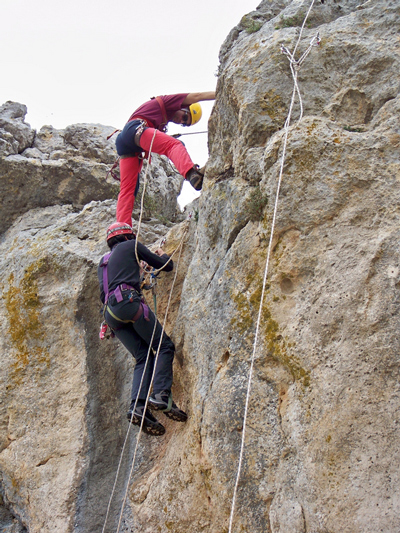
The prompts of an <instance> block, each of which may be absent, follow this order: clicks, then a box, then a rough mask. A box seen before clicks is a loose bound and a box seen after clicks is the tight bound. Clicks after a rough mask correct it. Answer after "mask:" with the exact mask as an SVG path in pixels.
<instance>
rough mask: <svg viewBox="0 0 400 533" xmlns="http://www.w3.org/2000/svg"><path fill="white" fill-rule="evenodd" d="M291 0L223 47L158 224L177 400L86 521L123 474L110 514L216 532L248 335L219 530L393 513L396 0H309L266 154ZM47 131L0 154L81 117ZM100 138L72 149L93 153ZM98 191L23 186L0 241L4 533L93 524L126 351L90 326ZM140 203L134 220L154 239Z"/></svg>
mask: <svg viewBox="0 0 400 533" xmlns="http://www.w3.org/2000/svg"><path fill="white" fill-rule="evenodd" d="M308 5H309V4H307V5H305V4H304V3H303V2H299V1H297V0H293V1H290V0H276V1H267V0H265V1H263V2H262V3H261V5H260V6H259V8H258V9H257V10H256V11H255V12H252V13H250V14H249V15H247V16H245V17H244V18H243V19H242V21H241V23H240V24H239V25H238V27H237V28H235V29H234V30H233V31H232V32H231V34H230V35H229V36H228V39H227V40H226V42H225V43H224V45H223V47H222V49H221V66H220V69H219V80H218V91H217V101H216V105H215V107H214V110H213V114H212V117H211V120H210V149H211V153H210V159H209V161H208V163H207V171H206V176H205V182H204V189H203V192H202V195H201V196H200V199H199V200H198V204H197V207H196V211H195V215H194V216H193V217H192V218H191V219H190V220H189V221H185V222H181V223H179V224H176V225H175V226H173V227H172V228H170V230H169V232H168V234H167V235H166V238H167V240H166V245H165V249H166V251H167V252H168V253H173V252H174V251H175V253H174V263H175V273H176V274H177V275H176V278H175V275H174V273H171V274H168V275H165V276H162V277H160V279H159V281H158V285H157V307H158V309H159V311H160V320H162V321H164V315H165V313H166V309H167V307H168V306H169V313H168V316H167V317H166V330H167V332H168V333H169V334H170V335H171V336H172V339H173V341H174V343H175V346H176V358H175V368H174V372H175V378H174V388H173V394H174V399H175V401H176V402H177V403H178V405H179V406H181V407H182V408H183V409H185V410H186V411H187V412H188V414H189V419H188V421H187V423H185V424H177V423H174V422H173V421H171V420H168V419H167V418H165V417H163V415H162V413H160V417H163V418H162V420H163V423H164V422H165V425H166V428H167V432H166V434H165V435H164V436H162V437H160V438H151V437H148V436H143V437H142V440H141V443H140V445H139V449H138V456H137V459H136V463H135V465H134V468H133V472H132V474H133V475H132V479H131V481H130V483H129V484H128V476H129V470H130V467H131V464H130V462H131V458H132V455H133V450H134V447H135V439H136V437H137V432H138V429H137V428H133V430H132V433H131V434H130V436H129V437H128V439H127V450H126V453H125V455H124V456H123V458H122V464H121V474H120V478H119V480H118V483H117V485H116V490H115V498H114V499H113V501H112V503H111V507H110V514H109V519H108V523H107V527H106V529H105V530H106V531H113V530H115V529H116V524H117V522H118V518H119V513H120V511H121V505H120V504H121V501H122V500H123V498H124V496H125V494H126V495H127V502H126V505H125V510H124V512H123V514H122V518H121V522H122V527H121V531H124V532H125V533H128V532H131V533H138V532H141V533H155V532H157V533H170V532H173V533H187V532H189V531H190V532H194V533H198V532H199V533H200V532H207V533H221V532H224V533H227V531H228V524H229V517H230V512H231V503H232V494H233V488H234V484H235V480H236V476H237V468H238V461H239V452H240V445H241V440H242V435H243V428H244V425H243V424H244V420H243V416H244V406H245V399H246V393H247V390H248V377H249V368H250V361H251V359H252V357H253V354H254V368H253V376H252V380H251V388H250V397H249V405H248V414H247V424H246V435H245V447H244V453H243V464H242V471H241V475H240V479H239V484H238V493H237V499H236V506H235V512H234V516H233V529H232V531H233V533H237V532H239V531H240V532H242V533H261V532H262V533H264V532H271V533H305V532H313V533H327V532H330V533H342V532H346V533H365V532H367V531H368V532H369V531H371V532H372V531H374V532H375V531H382V532H383V533H393V532H394V531H398V530H399V529H400V518H399V516H400V515H399V506H398V486H399V482H400V479H399V477H400V476H399V472H400V468H399V467H400V464H399V463H400V459H399V457H400V455H399V450H398V448H399V442H400V435H399V424H398V412H399V407H400V386H399V383H400V379H399V353H400V342H399V335H398V331H399V327H400V319H399V311H400V293H399V291H400V269H399V266H398V265H399V262H400V257H399V256H400V250H399V237H400V230H399V215H400V213H399V205H400V185H399V184H400V163H399V162H400V132H399V120H398V118H399V115H400V94H399V87H400V83H399V82H400V74H399V72H400V69H399V59H400V50H399V42H398V34H399V29H400V28H399V26H400V16H399V15H400V6H399V5H398V4H397V3H394V2H387V1H385V0H369V1H367V2H361V1H356V0H351V1H349V2H346V3H342V2H333V1H330V0H324V1H323V2H321V1H320V2H315V4H314V7H313V9H312V12H311V14H310V19H309V23H308V24H306V25H305V28H304V33H303V39H302V40H301V41H300V43H299V46H298V51H297V53H296V58H298V57H299V56H300V55H301V54H302V53H303V52H304V51H305V50H306V49H307V47H308V43H309V42H310V40H311V39H312V38H313V36H314V35H315V34H316V32H317V31H319V33H320V38H321V44H320V45H319V46H318V47H314V48H313V49H312V50H311V51H310V54H309V56H308V57H307V59H306V60H305V62H304V64H303V65H302V67H301V69H300V70H299V71H298V84H299V91H300V94H301V96H302V103H303V112H304V114H303V118H302V120H301V121H299V122H297V119H298V117H299V113H300V106H299V103H298V94H297V100H296V104H295V106H294V108H293V117H292V121H291V126H290V129H289V131H288V138H287V146H286V152H285V160H284V162H283V160H282V155H283V148H284V141H285V130H284V124H285V119H286V116H287V113H288V110H289V106H290V101H291V96H292V91H293V78H292V74H291V71H290V66H289V62H288V59H287V56H286V55H283V54H281V52H280V47H281V45H282V44H283V45H284V46H286V47H287V48H288V49H290V50H293V48H294V46H295V43H296V39H297V37H298V35H299V29H300V26H301V25H302V21H303V20H304V11H305V9H306V8H307V7H308ZM13 120H14V119H13ZM96 127H97V126H96ZM50 133H51V139H50V137H49V141H48V142H49V143H50V144H51V145H52V146H53V147H54V148H51V149H47V148H46V146H45V144H46V143H45V142H44V141H43V143H42V144H36V145H34V144H33V145H32V146H31V147H30V149H29V152H28V153H27V155H29V157H21V156H20V155H15V154H14V155H10V156H7V157H5V158H4V159H3V160H4V161H8V163H7V164H9V165H11V164H14V163H15V162H20V167H19V168H20V169H21V170H20V172H21V175H22V176H26V174H23V172H31V168H32V165H33V161H36V159H35V157H32V156H34V155H35V154H37V152H32V151H31V150H38V151H39V152H40V153H41V154H44V157H43V159H40V164H41V165H43V164H44V163H46V162H48V163H51V164H52V165H56V164H57V162H59V161H60V159H58V160H57V159H56V152H59V153H60V154H62V153H68V154H70V155H69V156H71V157H72V158H73V157H74V156H73V155H71V154H75V153H76V158H77V160H78V157H80V156H79V155H78V152H80V151H82V150H83V148H82V147H81V146H80V144H79V143H80V142H81V137H80V134H79V132H78V131H76V130H75V129H74V128H71V132H70V137H69V138H70V140H71V141H72V144H73V145H75V146H72V144H71V143H69V145H68V146H65V145H64V139H63V140H62V142H61V137H62V136H63V135H61V134H54V132H53V133H52V132H49V134H50ZM46 135H47V134H46ZM58 135H60V137H58ZM74 150H76V151H77V152H74ZM101 152H102V150H98V149H97V148H96V149H95V150H94V151H93V152H91V151H90V149H89V147H88V150H87V151H86V152H85V157H82V158H81V159H80V160H79V161H80V162H79V164H80V165H84V164H85V162H86V161H92V162H93V161H95V164H99V165H104V163H102V162H101V157H102V155H101ZM106 152H107V150H106ZM46 154H47V155H46ZM52 154H53V155H52ZM37 155H40V154H37ZM105 157H106V156H105ZM87 158H93V159H87ZM62 159H63V158H61V160H62ZM13 162H14V163H13ZM163 164H164V163H160V167H157V173H158V172H159V170H158V168H160V172H161V169H162V166H163ZM281 169H282V171H283V172H282V184H281V190H280V194H279V199H278V203H277V211H276V225H275V230H274V234H273V236H272V240H271V228H272V219H273V213H274V206H275V199H276V191H277V181H278V177H279V175H280V172H281ZM60 172H61V171H60ZM51 176H52V179H54V172H53V173H52V174H51ZM21 179H22V178H21ZM77 183H78V182H77V181H76V180H75V181H71V182H69V187H70V190H71V194H72V195H73V194H77V190H78V187H76V185H77ZM157 185H158V183H157ZM159 194H161V195H164V194H167V195H171V194H172V192H169V188H168V186H164V185H163V186H162V187H161V188H160V191H159ZM31 196H32V190H31V191H30V195H27V197H28V198H30V197H31ZM98 200H99V201H95V202H91V203H89V204H87V205H86V206H85V207H83V208H82V209H79V208H78V206H77V205H75V204H72V205H68V204H67V203H66V202H64V201H60V200H59V199H57V200H56V201H55V202H54V203H58V204H62V205H51V206H47V207H43V206H41V205H37V203H36V204H34V203H33V202H32V205H34V208H33V207H32V206H31V204H29V206H28V207H26V209H25V208H20V211H21V212H20V213H19V214H17V212H16V213H15V216H14V218H12V220H11V219H10V220H9V222H8V230H7V231H6V232H5V233H4V234H3V237H2V242H1V245H0V247H1V265H0V268H1V270H2V280H3V282H2V297H3V302H4V305H3V306H2V307H1V311H0V313H1V321H0V327H1V328H2V338H3V345H2V347H1V358H2V362H3V365H2V368H1V371H0V376H1V380H2V383H4V386H3V387H2V388H1V389H0V390H1V391H3V392H2V395H3V396H2V398H1V403H0V442H1V446H2V451H1V452H0V471H1V476H2V477H1V479H2V481H1V492H2V495H3V505H0V510H1V513H0V520H3V523H4V527H7V528H8V529H9V530H13V531H17V532H18V533H21V532H22V531H24V530H25V531H29V533H37V532H39V531H40V532H44V533H46V532H50V531H51V532H53V531H63V532H64V531H74V532H77V533H87V532H92V531H101V530H102V528H103V525H104V520H105V515H106V510H107V506H108V503H109V501H110V495H111V491H112V487H113V484H114V479H115V474H116V471H117V467H118V462H119V458H120V452H121V448H122V444H123V442H124V439H125V435H126V430H127V421H126V419H125V412H126V408H127V404H128V403H129V388H130V383H129V382H130V378H131V373H132V361H131V358H130V357H129V356H127V354H126V353H125V350H124V349H123V348H122V347H121V346H120V345H119V344H118V342H115V341H109V342H108V341H107V342H105V343H103V344H101V343H100V341H99V340H98V337H97V332H98V324H99V303H98V295H97V292H98V288H97V280H96V274H95V272H96V264H97V261H98V259H99V257H100V256H101V254H102V253H103V252H104V251H105V248H104V242H103V238H104V235H103V231H104V227H105V226H106V225H107V223H108V222H109V221H111V220H112V219H113V217H114V212H115V201H113V200H109V199H108V200H106V201H103V200H102V199H98ZM163 201H164V200H163ZM4 213H5V216H6V215H7V213H6V212H4ZM17 217H18V218H17ZM158 222H159V221H158ZM158 222H157V224H155V219H154V218H153V219H151V220H150V224H147V222H146V225H145V226H144V230H143V234H142V237H143V238H142V239H141V240H143V241H144V242H145V243H147V244H149V243H151V242H152V241H155V240H156V239H159V238H160V237H161V236H162V235H165V231H166V227H165V226H163V225H159V224H158ZM152 224H155V225H152ZM88 228H93V231H88ZM270 240H271V242H272V249H271V256H270V260H269V263H268V267H269V268H268V277H267V283H266V285H265V294H264V299H263V301H262V302H261V295H262V287H263V278H264V274H265V268H266V261H267V250H268V246H269V242H270ZM181 244H182V246H183V248H182V249H181V248H180V245H181ZM172 286H174V289H173V291H172V292H171V288H172ZM148 298H149V300H150V303H151V299H152V297H151V295H149V297H148ZM256 332H257V339H256V337H255V336H256ZM255 339H256V340H257V342H255ZM2 526H3V524H2Z"/></svg>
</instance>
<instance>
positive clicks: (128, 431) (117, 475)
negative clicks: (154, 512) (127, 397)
mask: <svg viewBox="0 0 400 533" xmlns="http://www.w3.org/2000/svg"><path fill="white" fill-rule="evenodd" d="M156 327H157V320H156V321H155V322H154V328H153V333H152V335H151V340H150V344H149V349H148V351H147V356H146V363H145V365H144V369H143V374H142V377H141V379H140V384H139V389H138V394H137V397H136V399H135V404H134V406H133V410H132V415H131V419H130V421H129V425H128V430H127V432H126V435H125V440H124V444H123V446H122V450H121V454H120V458H119V463H118V468H117V473H116V474H115V480H114V485H113V488H112V491H111V496H110V499H109V501H108V506H107V512H106V516H105V519H104V525H103V529H102V533H104V532H105V529H106V525H107V520H108V516H109V514H110V509H111V503H112V500H113V498H114V494H115V490H116V487H117V482H118V477H119V473H120V470H121V465H122V459H123V457H124V453H125V448H126V445H127V442H128V437H129V433H130V431H131V429H132V420H133V415H134V412H135V410H136V406H137V402H138V399H139V396H140V392H141V390H142V385H143V380H144V376H145V373H146V369H147V364H148V362H149V356H150V350H151V346H152V344H153V339H154V334H155V331H156ZM140 429H142V425H141V426H140Z"/></svg>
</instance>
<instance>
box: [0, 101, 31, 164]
mask: <svg viewBox="0 0 400 533" xmlns="http://www.w3.org/2000/svg"><path fill="white" fill-rule="evenodd" d="M26 113H27V108H26V106H25V105H22V104H18V103H16V102H6V103H5V104H3V105H2V106H1V107H0V156H7V155H12V154H20V153H21V152H23V151H24V150H25V149H26V148H28V147H30V146H31V145H32V142H33V139H34V137H35V130H32V129H31V127H30V126H29V124H26V123H25V120H24V119H25V116H26Z"/></svg>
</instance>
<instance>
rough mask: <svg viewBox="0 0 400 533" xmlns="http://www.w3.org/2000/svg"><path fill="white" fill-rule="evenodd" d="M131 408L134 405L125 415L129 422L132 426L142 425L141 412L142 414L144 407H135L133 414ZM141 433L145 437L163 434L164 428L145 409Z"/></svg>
mask: <svg viewBox="0 0 400 533" xmlns="http://www.w3.org/2000/svg"><path fill="white" fill-rule="evenodd" d="M133 407H134V404H133V405H131V408H130V409H129V411H128V414H127V415H126V416H127V418H128V420H129V422H131V423H132V424H134V425H135V426H140V424H141V423H142V418H143V412H144V405H141V406H138V405H137V406H136V409H135V412H134V413H133V416H132V412H133ZM142 429H143V433H146V434H147V435H156V436H158V435H164V433H165V427H164V426H163V425H162V424H161V423H160V422H159V421H158V420H157V418H156V417H155V416H153V415H152V414H151V413H150V411H149V410H148V409H146V412H145V413H144V421H143V428H142Z"/></svg>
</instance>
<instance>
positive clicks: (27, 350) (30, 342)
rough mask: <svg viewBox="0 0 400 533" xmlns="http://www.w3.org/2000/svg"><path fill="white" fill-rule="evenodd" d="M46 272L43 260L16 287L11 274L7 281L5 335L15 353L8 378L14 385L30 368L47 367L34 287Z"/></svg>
mask: <svg viewBox="0 0 400 533" xmlns="http://www.w3.org/2000/svg"><path fill="white" fill-rule="evenodd" d="M48 268H49V266H48V262H47V260H46V259H40V260H38V261H36V262H34V263H32V264H31V265H30V266H29V267H28V268H27V269H26V270H25V274H24V277H23V278H22V281H21V283H20V285H19V286H18V285H16V284H15V277H14V274H13V273H11V274H10V275H9V277H8V283H9V288H8V290H7V292H6V293H5V301H6V313H7V318H8V324H9V325H8V335H9V337H10V339H11V343H12V345H13V347H14V349H15V356H14V358H15V359H14V362H13V364H12V371H11V375H10V378H11V379H12V381H13V382H14V383H15V384H16V385H19V384H20V383H21V382H22V380H23V376H24V372H25V370H26V368H27V367H28V366H29V365H31V364H33V365H35V366H37V365H39V368H43V367H46V368H47V367H48V366H49V365H50V354H49V352H48V350H47V348H46V347H44V346H43V338H44V329H43V326H42V323H41V321H40V310H41V303H40V301H39V297H38V284H37V277H38V275H39V274H40V273H41V272H45V271H47V270H48Z"/></svg>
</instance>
